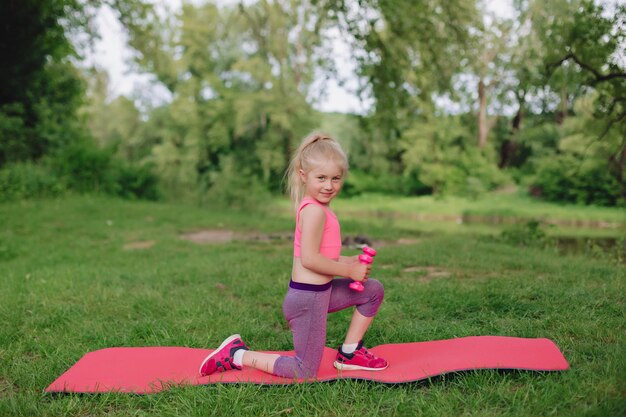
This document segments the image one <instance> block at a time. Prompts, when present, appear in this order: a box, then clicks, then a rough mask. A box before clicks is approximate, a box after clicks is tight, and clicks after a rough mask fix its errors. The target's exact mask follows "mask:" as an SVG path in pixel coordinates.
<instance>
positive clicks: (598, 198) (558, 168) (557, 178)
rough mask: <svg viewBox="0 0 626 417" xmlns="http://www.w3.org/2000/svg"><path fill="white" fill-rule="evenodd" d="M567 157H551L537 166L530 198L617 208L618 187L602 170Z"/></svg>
mask: <svg viewBox="0 0 626 417" xmlns="http://www.w3.org/2000/svg"><path fill="white" fill-rule="evenodd" d="M593 162H594V161H587V163H583V161H581V160H579V159H578V158H575V157H574V156H571V155H555V156H553V157H551V158H544V159H542V160H541V161H540V162H538V164H537V165H538V171H537V174H536V176H535V178H534V180H533V181H532V191H531V192H532V194H533V195H535V196H538V197H541V198H544V199H546V200H549V201H564V202H569V203H578V204H595V205H600V206H618V205H620V204H621V205H623V204H624V203H625V202H624V201H621V200H620V190H621V188H622V186H621V185H620V184H619V182H618V181H617V179H616V178H615V177H614V176H612V175H611V173H610V172H609V171H608V170H607V168H606V166H604V165H600V164H595V163H593Z"/></svg>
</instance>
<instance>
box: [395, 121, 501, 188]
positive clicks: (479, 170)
mask: <svg viewBox="0 0 626 417" xmlns="http://www.w3.org/2000/svg"><path fill="white" fill-rule="evenodd" d="M470 134H471V132H468V131H467V129H466V128H465V127H464V123H463V119H462V118H461V117H453V116H447V117H444V116H440V117H436V118H435V117H433V118H429V119H428V120H427V121H425V122H421V123H418V122H416V123H414V124H413V126H411V129H410V130H408V131H407V132H406V133H405V136H404V138H403V141H402V146H403V148H404V149H405V151H404V153H403V155H402V159H403V161H404V164H405V166H406V168H405V175H410V174H413V175H415V177H416V178H417V179H418V180H419V181H420V182H421V183H423V184H424V185H425V186H427V187H430V188H431V189H432V190H433V193H435V194H439V195H444V194H455V195H464V196H469V197H477V196H479V195H480V194H483V193H484V192H486V191H488V190H492V189H494V188H496V187H498V186H500V185H503V184H505V183H506V182H507V181H508V178H507V176H506V175H505V174H504V173H502V172H501V171H499V170H498V169H497V167H496V165H495V164H494V162H493V155H489V150H488V149H484V150H482V151H481V150H480V149H478V147H477V146H476V145H475V144H474V143H475V140H474V138H473V137H471V136H470Z"/></svg>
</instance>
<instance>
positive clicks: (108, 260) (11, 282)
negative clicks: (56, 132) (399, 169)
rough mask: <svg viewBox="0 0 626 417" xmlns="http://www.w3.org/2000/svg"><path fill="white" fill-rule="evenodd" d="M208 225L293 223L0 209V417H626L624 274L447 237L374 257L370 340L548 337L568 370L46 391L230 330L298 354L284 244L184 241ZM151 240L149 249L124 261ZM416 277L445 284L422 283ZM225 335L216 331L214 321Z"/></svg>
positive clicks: (43, 206)
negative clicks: (76, 369)
mask: <svg viewBox="0 0 626 417" xmlns="http://www.w3.org/2000/svg"><path fill="white" fill-rule="evenodd" d="M345 204H346V206H349V205H350V204H352V203H351V202H346V203H345ZM398 204H401V203H398ZM355 205H356V203H355ZM348 208H349V207H348ZM341 209H344V207H343V206H341V207H340V210H341ZM342 219H343V218H342ZM342 226H343V230H344V233H347V234H350V233H357V232H359V231H360V232H365V233H367V234H368V235H370V236H371V237H373V238H376V239H385V240H389V241H391V240H394V239H398V238H401V237H406V236H411V237H415V236H416V234H412V233H413V232H412V231H411V230H406V229H405V228H403V227H399V226H397V225H395V224H389V223H384V222H382V223H380V222H372V221H370V220H369V219H367V218H363V219H361V218H353V219H344V220H343V221H342ZM216 228H223V229H228V230H238V231H249V230H255V231H260V232H266V233H273V232H278V231H287V230H291V228H292V220H291V219H290V218H288V217H287V216H279V217H273V216H271V215H269V214H267V213H264V212H258V213H236V212H232V211H227V210H216V209H209V208H204V209H203V208H198V207H195V206H191V205H187V206H186V205H182V204H164V203H147V202H125V201H119V200H113V199H107V198H100V197H70V198H66V199H62V200H49V201H31V202H23V203H11V204H4V205H0V321H1V322H2V326H0V415H2V416H4V415H18V416H19V415H24V416H37V415H45V416H51V415H76V416H94V415H124V416H126V415H131V416H143V415H166V416H167V415H172V416H174V415H176V416H178V415H181V416H183V415H184V416H187V415H190V416H195V415H197V416H206V415H246V416H247V415H251V416H274V415H278V416H283V415H288V416H309V415H320V416H344V415H361V416H370V415H372V416H374V415H385V416H387V415H389V416H394V415H395V416H405V415H406V416H413V415H424V416H457V415H466V416H543V415H559V416H595V415H597V416H613V415H615V416H618V415H623V412H624V410H626V399H625V393H624V387H625V386H626V349H625V348H624V346H626V320H625V317H624V316H625V311H626V310H625V300H624V294H625V293H626V291H625V290H626V288H625V283H626V269H625V268H624V266H623V265H620V264H618V263H616V262H615V261H611V260H608V259H594V258H591V257H586V256H582V255H581V256H567V257H562V256H557V254H556V253H555V252H554V251H553V250H551V249H540V248H520V247H515V246H510V245H507V244H504V243H502V242H500V241H499V240H497V239H492V238H489V237H486V236H484V235H479V236H474V235H472V234H463V235H457V234H452V233H451V234H441V233H431V234H426V235H420V237H419V238H418V240H417V241H416V243H414V244H411V245H387V246H383V247H381V248H380V250H379V255H378V256H377V260H376V265H375V273H374V275H375V276H376V277H377V278H379V279H380V280H381V281H383V282H384V284H385V289H386V299H385V302H384V303H383V306H382V307H381V310H380V312H379V315H378V317H377V319H376V321H375V322H374V325H373V327H372V328H371V330H370V332H369V333H368V335H367V343H368V344H369V345H371V346H375V345H378V344H383V343H391V342H397V343H401V342H411V341H421V340H433V339H445V338H451V337H461V336H469V335H488V334H494V335H508V336H520V337H549V338H551V339H552V340H554V341H555V342H556V343H557V345H558V346H559V347H560V348H561V350H562V351H563V352H564V354H565V356H566V358H567V359H568V360H569V362H570V365H571V370H569V371H567V372H562V373H531V372H511V373H501V372H496V371H477V372H469V373H462V374H457V375H449V376H446V377H445V378H442V379H439V380H436V381H432V382H431V383H424V384H403V385H396V386H386V385H382V384H376V383H368V382H358V381H345V380H342V381H337V382H333V383H318V384H308V385H299V386H298V385H296V386H285V387H258V386H250V385H210V386H197V387H177V388H175V389H172V390H170V391H167V392H163V393H160V394H155V395H147V396H137V395H123V394H104V395H60V396H52V395H47V394H44V392H43V390H44V389H45V387H46V386H47V385H49V384H50V383H51V382H52V381H53V380H54V379H56V378H57V377H58V376H59V375H60V374H61V373H63V372H64V371H65V370H66V369H67V368H68V367H69V366H71V365H72V364H73V363H75V362H76V361H77V360H78V359H79V358H80V357H82V356H83V355H84V354H85V353H87V352H89V351H93V350H96V349H100V348H104V347H112V346H157V345H160V346H167V345H173V346H190V347H214V346H215V345H216V344H218V343H219V342H220V341H221V340H222V339H223V338H224V337H226V336H228V335H229V334H230V333H233V332H239V333H241V334H242V335H243V336H244V338H245V340H246V341H247V342H248V343H249V345H250V346H251V347H252V348H255V349H259V350H288V349H291V348H292V345H291V335H290V332H289V330H288V327H287V325H286V322H285V320H284V318H283V317H282V312H281V302H282V298H283V296H284V292H285V289H286V283H287V281H288V279H289V273H290V270H291V251H292V248H291V244H290V243H289V242H288V241H278V242H274V243H267V242H259V241H238V242H231V243H226V244H220V245H198V244H194V243H191V242H188V241H185V240H182V239H180V234H181V233H182V232H187V231H191V230H198V229H216ZM148 240H152V241H154V242H155V244H154V246H152V247H150V248H148V249H136V250H124V249H123V247H124V245H125V244H128V243H131V242H136V241H148ZM427 266H428V267H436V268H438V269H440V270H442V271H444V272H448V273H449V276H442V277H438V278H437V277H435V278H432V277H429V275H428V270H427V269H426V268H425V267H427ZM414 267H417V268H414ZM421 267H424V268H421ZM349 314H350V312H348V311H344V312H339V313H336V314H333V315H331V316H329V321H328V338H327V345H328V346H336V345H338V344H339V343H340V342H341V340H342V338H343V335H344V332H345V329H346V327H347V322H348V319H349ZM224 321H227V322H229V323H230V325H229V326H226V328H224V326H221V325H220V326H217V325H216V324H215V323H217V322H220V323H223V322H224Z"/></svg>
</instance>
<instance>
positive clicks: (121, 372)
mask: <svg viewBox="0 0 626 417" xmlns="http://www.w3.org/2000/svg"><path fill="white" fill-rule="evenodd" d="M370 351H371V352H372V353H374V354H376V355H378V356H381V357H383V358H385V359H387V361H388V362H389V367H388V368H387V369H385V370H383V371H377V372H369V371H341V372H340V371H337V370H336V369H335V368H334V367H333V361H334V360H335V355H336V350H335V349H331V348H325V350H324V356H323V359H322V365H321V367H320V369H319V371H318V373H317V378H315V380H316V381H331V380H334V379H340V378H350V379H366V380H371V381H378V382H383V383H401V382H411V381H420V380H423V379H428V378H430V377H434V376H437V375H442V374H446V373H450V372H458V371H467V370H473V369H520V370H529V371H563V370H566V369H568V368H569V365H568V363H567V361H566V360H565V358H564V357H563V354H562V353H561V352H560V351H559V348H558V347H557V346H556V345H555V344H554V343H553V342H552V341H551V340H549V339H524V338H517V337H502V336H472V337H462V338H457V339H449V340H437V341H430V342H416V343H398V344H388V345H380V346H376V347H373V348H371V349H370ZM211 352H212V350H209V349H194V348H185V347H117V348H107V349H101V350H97V351H95V352H91V353H88V354H86V355H85V356H83V357H82V358H81V359H80V360H79V361H78V362H76V363H75V364H74V366H72V367H71V368H70V369H68V370H67V372H65V373H64V374H63V375H61V376H60V377H59V378H57V380H56V381H54V382H53V383H52V384H50V386H49V387H48V388H46V391H47V392H91V393H95V392H110V391H115V392H127V393H137V394H148V393H154V392H159V391H161V390H164V389H167V388H168V387H169V386H172V385H202V384H214V383H251V384H292V383H298V382H303V381H302V380H294V379H288V378H281V377H277V376H273V375H269V374H266V373H264V372H261V371H257V370H254V369H250V368H244V369H243V370H242V371H228V372H224V373H220V374H214V375H211V376H208V377H201V376H200V375H198V367H199V365H200V363H201V362H202V360H203V359H204V358H205V357H206V356H207V355H208V354H210V353H211ZM272 353H279V354H283V355H293V354H294V353H293V352H272ZM315 380H314V381H315ZM309 382H312V381H309Z"/></svg>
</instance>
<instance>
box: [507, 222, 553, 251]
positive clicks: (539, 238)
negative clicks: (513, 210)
mask: <svg viewBox="0 0 626 417" xmlns="http://www.w3.org/2000/svg"><path fill="white" fill-rule="evenodd" d="M500 238H501V240H502V241H503V242H506V243H508V244H511V245H515V246H525V247H533V246H534V247H543V246H545V245H546V243H547V242H548V236H547V234H546V232H545V231H544V230H543V229H542V228H541V223H539V222H538V221H537V220H529V221H528V222H526V223H524V224H516V225H515V226H513V227H509V228H507V229H505V230H503V231H502V233H501V234H500Z"/></svg>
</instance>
